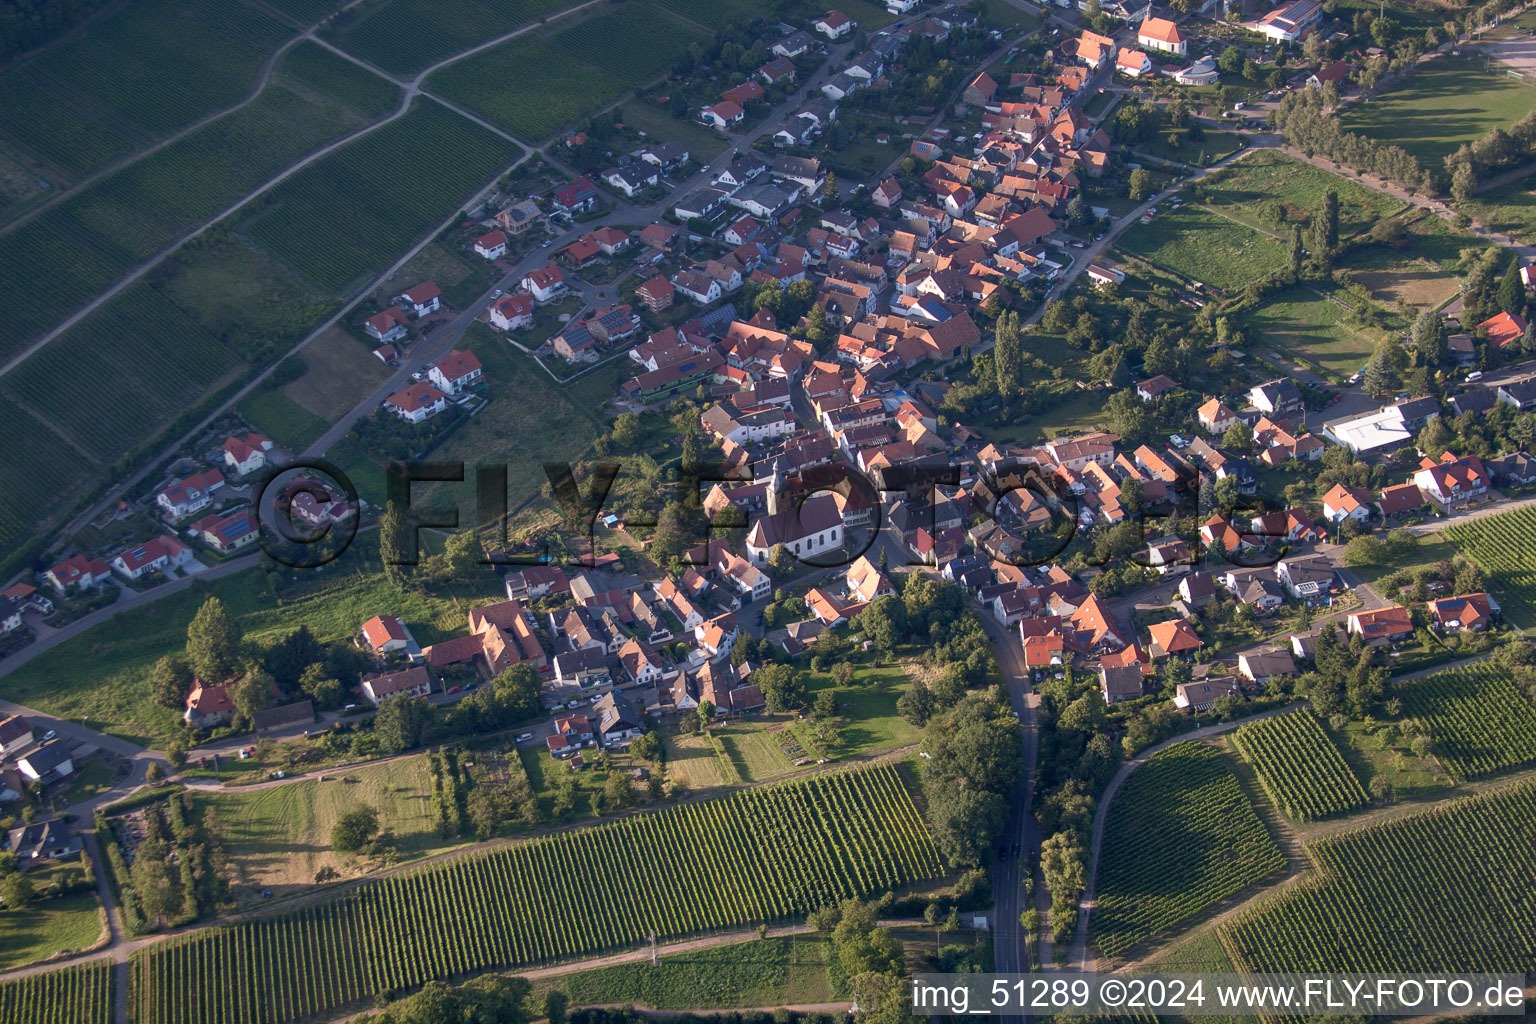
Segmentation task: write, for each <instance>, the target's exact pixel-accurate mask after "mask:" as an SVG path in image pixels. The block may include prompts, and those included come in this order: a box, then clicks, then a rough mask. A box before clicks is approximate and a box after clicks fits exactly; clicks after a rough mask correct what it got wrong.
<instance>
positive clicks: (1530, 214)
mask: <svg viewBox="0 0 1536 1024" xmlns="http://www.w3.org/2000/svg"><path fill="white" fill-rule="evenodd" d="M1458 207H1459V209H1460V210H1461V211H1462V212H1463V213H1465V214H1466V215H1467V216H1469V217H1471V218H1472V219H1473V220H1474V221H1476V222H1477V223H1479V224H1481V225H1482V226H1483V227H1485V228H1487V229H1488V230H1490V231H1496V232H1498V233H1500V234H1505V235H1509V236H1510V237H1511V238H1514V239H1515V240H1516V241H1520V242H1527V243H1529V242H1532V241H1536V175H1531V176H1530V177H1526V178H1521V179H1519V180H1518V181H1512V182H1510V183H1509V184H1508V185H1500V186H1499V187H1498V188H1491V189H1489V190H1488V191H1486V192H1480V193H1478V194H1477V195H1476V196H1473V197H1472V198H1471V199H1470V200H1468V201H1467V202H1465V203H1460V204H1458Z"/></svg>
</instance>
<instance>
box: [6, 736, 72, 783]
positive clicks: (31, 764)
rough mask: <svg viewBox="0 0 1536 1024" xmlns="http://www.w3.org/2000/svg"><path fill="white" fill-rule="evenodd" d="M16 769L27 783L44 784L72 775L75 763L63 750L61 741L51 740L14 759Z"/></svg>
mask: <svg viewBox="0 0 1536 1024" xmlns="http://www.w3.org/2000/svg"><path fill="white" fill-rule="evenodd" d="M16 768H17V769H18V770H19V771H20V772H21V775H22V777H23V778H24V779H26V780H27V781H28V782H45V783H46V782H52V781H54V780H55V779H62V778H65V777H67V776H69V775H70V774H72V773H73V772H74V770H75V762H74V761H73V760H72V759H71V758H70V756H69V751H67V750H66V749H65V748H64V741H63V740H52V741H50V742H48V743H44V744H43V745H42V746H40V747H35V748H34V749H32V750H31V751H29V752H27V753H25V754H22V755H21V756H20V757H19V758H17V759H16Z"/></svg>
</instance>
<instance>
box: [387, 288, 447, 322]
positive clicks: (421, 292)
mask: <svg viewBox="0 0 1536 1024" xmlns="http://www.w3.org/2000/svg"><path fill="white" fill-rule="evenodd" d="M395 304H396V305H398V306H399V307H400V308H401V309H404V310H407V311H409V312H410V314H411V316H413V317H415V318H416V319H418V320H420V319H421V318H422V317H424V316H426V315H428V314H429V313H436V312H437V311H438V310H440V309H442V308H443V290H442V289H441V288H439V287H438V286H437V282H436V281H423V282H421V284H418V285H417V286H416V287H414V288H408V289H406V290H405V291H403V292H401V293H400V295H399V296H398V297H397V298H396V299H395Z"/></svg>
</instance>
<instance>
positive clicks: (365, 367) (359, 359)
mask: <svg viewBox="0 0 1536 1024" xmlns="http://www.w3.org/2000/svg"><path fill="white" fill-rule="evenodd" d="M299 358H301V359H303V360H304V366H305V372H304V376H302V377H300V378H299V379H298V380H295V381H290V382H289V383H287V384H285V385H283V389H282V390H283V394H284V395H286V396H287V397H289V398H291V399H292V400H293V401H294V402H295V403H297V404H298V405H299V406H301V407H302V409H301V411H302V412H305V413H308V414H310V415H312V416H316V417H318V418H319V419H321V420H322V421H324V422H325V423H334V422H336V421H337V420H338V419H340V418H341V417H342V416H343V415H345V414H346V413H348V412H350V411H351V410H352V409H353V408H355V407H356V406H357V404H358V403H359V402H361V401H362V400H363V399H364V398H367V397H368V396H369V395H370V394H372V393H373V392H374V391H376V390H377V389H378V387H379V385H381V384H383V383H384V382H385V381H386V380H388V379H389V374H390V370H389V368H388V367H387V366H385V365H384V364H383V363H382V362H380V361H379V360H378V359H375V358H374V357H373V355H372V354H371V353H370V352H369V351H368V349H367V348H365V347H364V346H362V345H359V344H358V343H357V339H355V338H353V337H352V336H351V335H350V334H348V333H347V332H346V331H344V330H342V329H341V328H339V327H332V328H331V329H330V330H328V331H326V332H325V333H324V334H322V335H320V337H318V338H316V339H315V340H314V341H312V342H310V343H309V344H308V345H306V346H304V351H303V352H302V353H300V355H299ZM274 436H275V435H274Z"/></svg>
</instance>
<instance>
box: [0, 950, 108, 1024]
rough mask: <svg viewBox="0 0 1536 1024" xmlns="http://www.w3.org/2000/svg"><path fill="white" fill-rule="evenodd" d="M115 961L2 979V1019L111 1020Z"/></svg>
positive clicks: (38, 1023)
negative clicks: (7, 979)
mask: <svg viewBox="0 0 1536 1024" xmlns="http://www.w3.org/2000/svg"><path fill="white" fill-rule="evenodd" d="M111 1020H112V965H111V964H110V963H108V962H107V961H106V960H95V961H93V962H91V963H89V964H84V965H82V966H80V967H65V968H62V969H60V970H57V971H45V972H44V973H42V974H33V975H29V976H27V977H24V978H19V979H17V980H16V981H0V1021H5V1024H110V1022H111Z"/></svg>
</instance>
